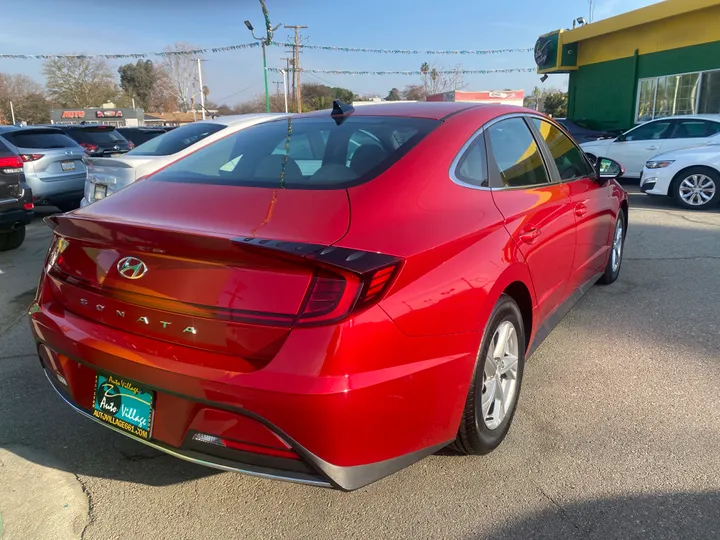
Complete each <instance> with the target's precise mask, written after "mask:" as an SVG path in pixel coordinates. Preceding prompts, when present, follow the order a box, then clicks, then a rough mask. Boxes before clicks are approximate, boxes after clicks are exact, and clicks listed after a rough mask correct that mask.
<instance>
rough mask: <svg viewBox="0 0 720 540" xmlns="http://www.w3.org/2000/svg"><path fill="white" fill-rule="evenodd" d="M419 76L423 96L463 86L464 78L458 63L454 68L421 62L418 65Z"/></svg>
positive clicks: (458, 88)
mask: <svg viewBox="0 0 720 540" xmlns="http://www.w3.org/2000/svg"><path fill="white" fill-rule="evenodd" d="M420 77H421V79H422V85H423V90H424V92H425V96H430V95H433V94H441V93H443V92H447V91H449V90H460V89H461V88H465V78H464V77H463V74H462V66H461V65H460V64H457V65H456V66H455V67H454V68H451V69H446V68H444V67H440V68H438V67H437V66H435V65H434V64H433V65H430V64H428V63H427V62H423V63H422V65H421V66H420Z"/></svg>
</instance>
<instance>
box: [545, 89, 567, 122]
mask: <svg viewBox="0 0 720 540" xmlns="http://www.w3.org/2000/svg"><path fill="white" fill-rule="evenodd" d="M567 101H568V95H567V93H566V92H562V91H560V90H553V91H552V92H548V93H547V94H546V95H545V113H546V114H548V115H550V116H552V117H553V118H564V117H566V116H567Z"/></svg>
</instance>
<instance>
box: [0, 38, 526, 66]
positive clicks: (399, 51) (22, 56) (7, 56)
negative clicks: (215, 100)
mask: <svg viewBox="0 0 720 540" xmlns="http://www.w3.org/2000/svg"><path fill="white" fill-rule="evenodd" d="M271 45H273V46H275V47H293V46H294V44H293V43H278V42H276V41H273V42H272V43H271ZM259 46H260V42H257V41H256V42H254V43H241V44H239V45H228V46H227V47H210V48H206V49H190V50H186V51H161V52H148V53H124V54H0V59H2V58H5V59H20V60H50V59H56V58H104V59H107V60H120V59H125V58H133V59H140V58H148V57H150V56H155V57H170V56H200V55H204V54H209V53H222V52H228V51H238V50H243V49H253V48H255V47H259ZM301 48H303V49H312V50H323V51H337V52H359V53H374V54H404V55H417V54H429V55H493V54H509V53H526V52H531V51H532V50H533V49H532V48H520V49H476V50H425V51H422V50H418V49H369V48H366V47H335V46H330V45H307V44H306V45H301ZM318 73H321V72H318Z"/></svg>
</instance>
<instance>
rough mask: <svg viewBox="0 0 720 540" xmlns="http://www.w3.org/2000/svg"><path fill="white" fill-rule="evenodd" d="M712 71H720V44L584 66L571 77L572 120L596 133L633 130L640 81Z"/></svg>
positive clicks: (570, 104) (569, 90)
mask: <svg viewBox="0 0 720 540" xmlns="http://www.w3.org/2000/svg"><path fill="white" fill-rule="evenodd" d="M590 45H591V43H590V42H588V43H581V44H580V47H583V46H585V47H587V46H590ZM712 69H720V41H716V42H714V43H706V44H703V45H694V46H692V47H684V48H681V49H673V50H671V51H663V52H659V53H652V54H644V55H640V56H637V55H636V56H633V57H630V58H621V59H619V60H611V61H608V62H600V63H597V64H588V65H584V66H580V68H579V69H578V70H577V71H573V72H571V73H570V82H569V86H568V92H569V96H568V118H569V119H571V120H575V121H581V122H583V123H585V124H587V125H588V127H593V128H596V129H623V130H625V129H630V128H631V127H632V126H633V125H634V121H635V102H636V99H637V81H638V79H644V78H646V77H660V76H663V75H675V74H679V73H689V72H693V71H706V70H712Z"/></svg>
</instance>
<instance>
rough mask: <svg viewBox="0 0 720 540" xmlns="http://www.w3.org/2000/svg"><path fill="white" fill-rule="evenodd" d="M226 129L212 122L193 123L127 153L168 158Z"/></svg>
mask: <svg viewBox="0 0 720 540" xmlns="http://www.w3.org/2000/svg"><path fill="white" fill-rule="evenodd" d="M226 127H227V126H224V125H222V124H216V123H213V122H194V123H192V124H187V125H185V126H181V127H179V128H177V129H173V130H172V131H168V132H167V133H163V134H162V135H160V136H159V137H155V138H153V139H150V140H149V141H147V142H146V143H143V144H141V145H140V146H138V147H137V148H135V150H131V151H130V152H129V153H130V154H132V155H135V156H170V155H172V154H177V153H178V152H180V151H181V150H185V149H186V148H187V147H188V146H191V145H193V144H195V143H196V142H198V141H202V140H203V139H204V138H205V137H208V136H209V135H212V134H213V133H217V132H218V131H220V130H222V129H225V128H226Z"/></svg>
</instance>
